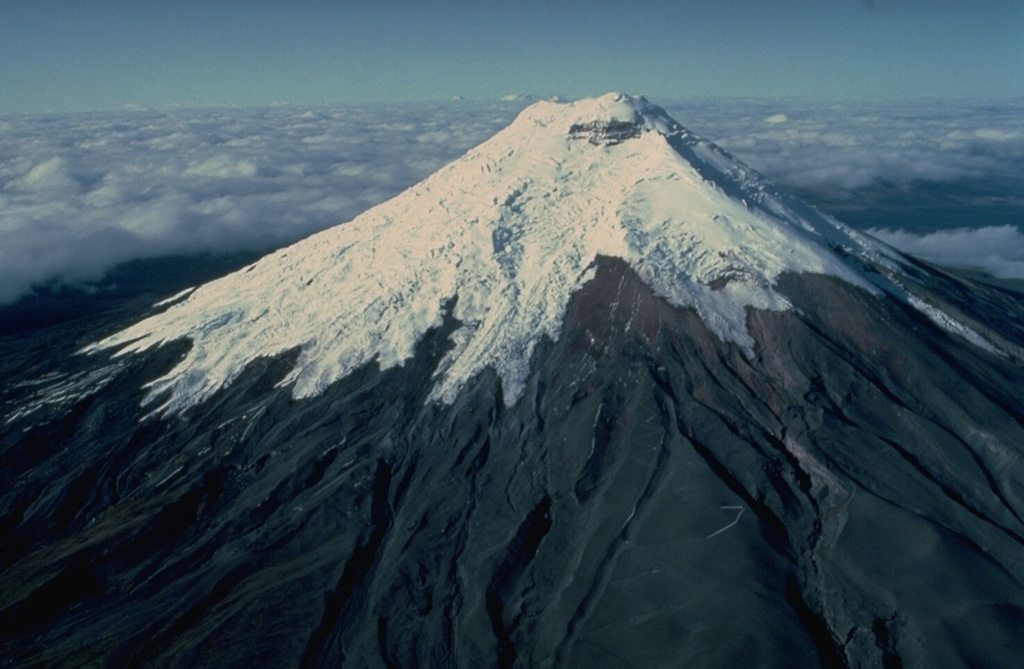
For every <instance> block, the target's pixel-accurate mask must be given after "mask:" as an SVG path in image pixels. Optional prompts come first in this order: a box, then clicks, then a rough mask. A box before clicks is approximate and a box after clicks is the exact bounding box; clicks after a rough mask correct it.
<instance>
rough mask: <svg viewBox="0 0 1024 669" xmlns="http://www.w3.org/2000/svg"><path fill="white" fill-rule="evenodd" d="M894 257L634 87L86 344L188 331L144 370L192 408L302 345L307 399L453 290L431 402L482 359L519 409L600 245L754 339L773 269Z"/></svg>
mask: <svg viewBox="0 0 1024 669" xmlns="http://www.w3.org/2000/svg"><path fill="white" fill-rule="evenodd" d="M834 249H841V250H842V254H837V253H836V252H835V251H834ZM891 253H892V252H891V251H889V250H888V249H887V248H886V247H883V246H882V245H880V244H877V243H876V242H874V241H870V240H868V239H866V238H864V237H862V236H860V235H858V234H857V233H855V232H853V231H851V230H849V229H848V228H846V227H845V226H842V225H841V224H839V223H838V222H836V221H834V220H832V219H829V218H828V217H825V216H823V215H821V214H819V213H818V212H816V211H815V210H813V209H812V208H810V207H807V206H806V205H803V204H802V203H800V202H798V201H795V200H791V199H789V198H787V197H786V196H784V195H781V194H778V193H777V192H776V191H775V190H774V189H773V188H772V186H771V185H770V184H768V183H767V182H766V181H765V180H764V179H763V178H762V177H760V175H758V174H756V173H754V172H753V171H752V170H750V169H749V168H748V167H746V166H744V165H742V164H741V163H739V162H738V161H736V160H735V159H734V158H732V157H731V156H729V155H728V154H727V153H725V152H723V151H721V150H720V149H719V148H718V147H716V146H715V145H714V144H712V143H710V142H707V141H704V140H701V139H699V138H697V137H695V136H694V135H692V134H691V133H690V132H689V131H687V130H685V129H684V128H682V127H681V126H680V125H679V124H678V123H677V122H676V121H674V120H673V119H671V118H670V117H669V116H668V115H667V114H666V113H665V112H664V111H663V110H662V109H660V108H659V107H656V106H654V105H652V104H650V103H649V102H647V100H645V99H644V98H642V97H636V98H634V97H629V96H626V95H621V94H615V93H609V94H607V95H604V96H601V97H599V98H595V99H587V100H581V101H579V102H575V103H568V104H566V103H554V102H539V103H537V104H535V105H533V106H531V107H529V108H527V109H526V110H524V111H523V112H522V114H521V115H520V116H519V117H518V118H517V119H516V121H515V122H514V123H512V124H511V125H510V126H509V127H508V128H506V129H505V130H504V131H502V132H500V133H499V134H497V135H496V136H495V137H493V138H492V139H491V140H489V141H487V142H485V143H484V144H482V145H480V146H479V147H477V148H475V149H473V150H471V151H470V152H468V153H467V154H466V155H465V156H463V157H462V158H461V159H459V160H457V161H455V162H453V163H452V164H450V165H448V166H447V167H445V168H443V169H442V170H440V171H438V172H437V173H435V174H434V175H432V176H431V177H429V178H427V179H426V180H424V181H423V182H421V183H419V184H417V185H416V186H414V187H413V188H410V189H409V190H407V191H405V192H404V193H402V194H400V195H399V196H397V197H395V198H394V199H392V200H390V201H388V202H385V203H383V204H381V205H379V206H377V207H374V208H373V209H370V210H369V211H367V212H365V213H364V214H362V215H361V216H359V217H357V218H355V219H354V220H352V221H351V222H349V223H346V224H343V225H339V226H337V227H335V228H332V229H330V230H326V231H324V232H321V233H319V234H317V235H314V236H312V237H310V238H308V239H306V240H304V241H302V242H299V243H297V244H294V245H293V246H290V247H288V248H285V249H283V250H280V251H278V252H276V253H273V254H271V255H269V256H267V257H265V258H263V259H262V260H260V261H259V262H257V263H255V264H253V265H251V266H249V267H247V268H245V269H243V270H241V271H239V272H236V273H234V274H231V275H229V276H226V277H224V278H222V279H220V280H217V281H213V282H211V283H209V284H206V285H204V286H201V287H200V288H198V289H197V290H195V291H194V292H192V293H190V294H188V296H187V299H184V301H181V302H179V303H177V304H174V305H173V306H171V307H170V308H168V309H167V310H166V311H164V312H163V313H159V314H157V315H154V316H152V317H149V318H147V319H145V320H143V321H142V322H140V323H138V324H136V325H134V326H132V327H130V328H128V329H126V330H124V331H122V332H120V333H118V334H115V335H114V336H111V337H109V338H107V339H105V340H103V341H101V342H98V343H97V344H95V345H93V346H92V347H90V349H89V350H91V351H95V350H101V349H109V348H112V347H123V348H122V349H121V350H120V352H119V354H122V355H123V354H127V353H133V352H140V351H144V350H147V349H150V348H152V347H154V346H158V345H160V344H162V343H164V342H168V341H171V340H176V339H181V338H187V339H189V340H191V342H192V347H191V350H190V351H189V353H188V354H187V356H186V357H185V359H184V360H183V361H181V362H180V364H178V365H177V366H176V367H174V369H173V370H172V371H171V372H170V373H169V374H167V375H166V376H164V377H163V378H161V379H158V380H157V381H155V382H153V383H152V384H151V393H150V399H151V401H152V400H157V401H159V402H160V403H161V404H160V406H159V410H160V411H162V412H164V413H170V412H175V411H178V410H181V409H183V408H186V407H188V406H191V405H194V404H197V403H199V402H201V401H202V400H203V399H204V398H206V397H208V396H210V395H211V394H212V393H213V392H215V391H216V390H218V389H219V388H221V387H223V386H224V385H225V384H228V383H229V382H230V381H231V380H232V379H234V378H235V377H237V376H238V375H239V374H240V373H241V372H242V370H243V369H244V368H245V366H246V365H247V364H248V363H249V362H250V361H251V360H253V359H255V358H258V357H269V356H275V355H278V354H281V353H283V352H286V351H289V350H295V349H300V350H301V353H300V354H299V356H298V359H297V362H296V363H295V366H294V368H293V369H292V371H291V373H290V374H288V376H287V377H286V378H285V379H284V380H283V381H282V383H283V384H284V385H287V386H290V387H291V388H292V389H293V390H292V391H293V394H294V395H295V396H296V397H309V396H313V395H316V394H318V393H320V392H321V391H322V390H323V389H324V388H325V387H327V386H328V385H329V384H331V383H332V382H334V381H336V380H337V379H339V378H341V377H343V376H344V375H346V374H347V373H349V372H350V371H352V370H353V369H355V368H356V367H358V366H360V365H363V364H365V363H367V362H369V361H371V360H376V361H377V362H378V363H379V364H380V366H381V367H382V368H389V367H392V366H394V365H401V364H402V363H403V361H404V360H406V359H407V358H408V357H409V356H411V355H412V352H413V347H414V345H415V344H416V342H417V341H418V340H419V339H420V338H421V337H422V336H423V334H424V333H425V332H426V331H427V330H428V329H430V328H432V327H436V326H438V325H440V324H441V323H442V320H443V318H444V315H445V313H446V309H447V308H448V307H451V305H452V303H453V300H454V306H453V307H451V309H452V315H453V316H454V317H455V318H457V319H458V321H460V322H461V327H459V328H458V330H457V331H456V332H455V333H454V335H453V339H454V342H455V347H454V349H453V350H452V351H451V353H450V354H449V355H448V356H447V357H446V358H445V360H444V362H443V363H442V365H441V367H440V369H439V370H438V373H437V375H436V385H435V387H434V390H433V393H432V398H433V399H435V400H440V401H450V400H451V399H452V398H453V397H454V396H455V394H456V393H457V392H458V390H459V389H460V388H461V387H462V386H463V384H464V383H465V382H466V381H467V380H468V379H469V378H471V377H472V376H473V375H474V374H476V373H478V372H479V371H481V370H482V369H484V368H486V367H493V368H494V369H496V370H497V371H498V373H499V374H500V377H501V379H502V383H503V387H504V391H505V398H506V401H507V402H508V403H510V404H511V403H513V402H515V400H516V399H517V398H518V397H519V395H520V394H521V392H522V388H523V384H524V382H525V380H526V378H527V376H528V374H529V360H530V356H531V353H532V351H533V349H534V346H535V344H536V343H537V342H538V341H539V339H540V338H541V336H543V335H547V336H548V337H551V338H557V336H558V332H559V328H560V326H561V319H562V317H563V314H564V312H565V309H566V305H567V304H568V302H569V299H570V297H571V296H572V294H573V293H574V292H575V291H577V290H578V289H579V288H580V287H581V286H582V285H583V284H584V283H585V282H586V281H587V280H588V279H589V278H590V277H591V276H592V273H593V261H594V259H595V258H596V257H597V256H598V255H606V256H616V257H620V258H623V259H625V260H626V261H627V262H628V263H629V264H630V265H631V266H632V267H633V268H634V269H635V270H636V271H637V273H638V274H639V275H640V277H641V278H642V279H643V280H644V281H645V282H647V283H648V284H649V285H650V286H651V287H653V288H654V290H655V291H656V292H657V293H658V294H660V295H662V296H664V297H665V298H667V299H668V300H669V301H671V302H672V303H674V304H677V305H681V306H689V307H693V308H694V309H695V310H696V311H697V312H698V314H699V315H700V316H701V318H702V319H703V320H704V321H705V322H706V323H707V325H708V326H709V327H710V328H711V330H712V331H713V332H715V333H716V334H717V335H718V336H719V337H721V338H723V339H724V340H726V341H731V342H735V343H736V344H738V345H740V346H742V347H746V348H749V347H750V346H751V345H752V343H753V341H752V339H751V338H750V335H749V334H748V332H747V329H746V312H745V310H746V308H747V307H754V308H757V309H770V310H781V309H786V308H788V306H789V305H788V302H787V301H786V299H785V298H784V297H783V296H782V295H780V294H779V293H778V292H777V291H776V290H775V288H774V284H775V281H776V279H777V278H778V277H779V275H780V274H781V273H783V272H787V271H793V272H810V273H820V274H829V275H834V276H837V277H840V278H842V279H844V280H846V281H849V282H852V283H854V284H856V285H859V286H862V287H865V288H867V289H869V290H874V288H873V286H872V284H871V282H869V281H868V280H866V279H865V277H864V276H863V275H862V273H861V272H860V270H858V269H857V267H859V266H860V265H861V264H863V263H864V262H865V261H869V262H871V263H872V264H875V265H878V264H879V263H882V264H884V265H888V266H892V265H891V263H890V262H889V261H888V259H887V256H889V255H890V254H891ZM851 263H853V264H851Z"/></svg>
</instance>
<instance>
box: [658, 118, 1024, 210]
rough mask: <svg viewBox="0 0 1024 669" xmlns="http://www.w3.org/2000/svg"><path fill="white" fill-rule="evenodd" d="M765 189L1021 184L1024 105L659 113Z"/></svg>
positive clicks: (1023, 169) (1023, 161)
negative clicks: (751, 173)
mask: <svg viewBox="0 0 1024 669" xmlns="http://www.w3.org/2000/svg"><path fill="white" fill-rule="evenodd" d="M663 106H664V107H665V108H666V109H667V110H668V112H669V113H670V114H672V115H673V116H674V117H675V118H676V120H678V121H679V122H680V123H682V124H683V125H684V126H686V127H688V128H690V129H692V130H693V131H694V132H696V133H698V134H701V135H703V136H705V137H708V138H709V139H712V140H714V141H715V142H716V143H717V144H719V145H720V146H722V147H723V148H725V149H727V150H728V151H730V152H731V153H733V155H735V156H737V157H739V158H741V159H742V160H743V161H744V162H746V163H748V164H749V165H750V166H751V167H754V168H755V169H757V170H759V171H761V172H763V173H764V174H767V175H768V176H770V177H771V178H772V179H774V180H776V181H778V182H781V183H785V184H790V185H796V186H803V187H824V188H838V189H843V190H853V189H856V188H861V187H864V186H868V185H871V184H872V183H875V182H877V181H880V180H884V181H888V182H891V183H894V184H902V183H909V182H911V181H914V180H926V181H947V180H958V179H986V178H991V177H1005V176H1013V177H1017V178H1021V179H1024V123H1022V121H1021V119H1024V100H1012V101H1005V102H999V103H986V102H975V101H909V102H900V103H893V102H885V103H882V102H878V103H871V102H846V101H844V102H822V101H796V100H785V101H764V100H747V101H737V100H719V101H706V100H705V101H697V102H670V103H668V104H665V105H663Z"/></svg>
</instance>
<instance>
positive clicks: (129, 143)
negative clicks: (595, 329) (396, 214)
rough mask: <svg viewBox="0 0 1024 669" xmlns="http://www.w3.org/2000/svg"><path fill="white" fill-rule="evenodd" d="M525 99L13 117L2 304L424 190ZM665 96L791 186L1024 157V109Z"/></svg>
mask: <svg viewBox="0 0 1024 669" xmlns="http://www.w3.org/2000/svg"><path fill="white" fill-rule="evenodd" d="M524 105H525V103H520V104H509V103H500V102H495V103H473V102H464V101H463V102H458V103H452V102H449V103H440V104H417V105H392V106H386V107H385V106H351V107H313V108H310V107H293V106H287V105H286V106H275V107H266V108H258V109H205V110H203V109H175V110H163V111H159V110H132V111H121V112H110V113H85V114H74V115H57V114H42V115H31V116H22V115H7V116H0V303H4V302H10V301H12V300H14V299H16V298H17V297H18V296H19V295H22V294H24V293H26V292H27V291H29V290H30V287H31V286H32V285H33V284H37V283H41V282H46V281H49V280H53V279H63V280H68V281H81V280H95V279H98V278H100V277H102V275H103V272H104V271H105V270H107V269H109V268H110V267H112V266H113V265H116V264H117V263H120V262H124V261H127V260H131V259H135V258H144V257H154V256H159V255H168V254H176V253H193V252H202V251H210V252H221V251H225V252H231V251H242V250H246V251H261V250H269V249H271V248H274V247H278V246H281V245H283V244H287V243H290V242H292V241H295V240H298V239H300V238H302V237H305V236H307V235H309V234H310V233H312V232H315V231H317V230H321V229H323V228H325V227H328V226H331V225H335V224H337V223H340V222H342V221H346V220H348V219H351V218H352V217H354V216H355V215H357V214H359V213H360V212H362V211H364V210H365V209H367V208H368V207H371V206H373V205H375V204H377V203H379V202H381V201H383V200H385V199H387V198H389V197H391V196H393V195H395V194H397V193H398V192H400V191H402V190H404V189H405V188H407V187H408V186H410V185H412V184H414V183H416V182H417V181H419V180H421V179H422V178H424V177H426V176H427V175H428V174H430V173H431V172H433V171H435V170H436V169H438V168H439V167H441V166H443V165H444V164H446V163H447V162H449V161H450V160H452V159H453V158H455V157H457V156H459V155H460V154H462V153H463V152H465V151H466V150H467V149H468V148H470V147H472V146H474V145H476V144H478V143H480V142H482V141H484V140H485V139H487V138H488V137H490V136H491V135H492V134H494V133H495V132H497V131H498V130H499V129H501V128H503V127H504V126H506V125H507V124H508V123H509V122H510V121H511V120H512V118H513V117H514V116H515V115H516V113H517V112H518V111H519V109H520V108H521V107H522V106H524ZM664 106H665V107H666V108H667V109H668V111H669V112H670V113H671V114H673V115H674V116H675V117H676V118H677V119H678V120H679V121H680V122H681V123H682V124H683V125H685V126H687V127H689V128H691V129H692V130H693V131H694V132H696V133H697V134H699V135H702V136H704V137H707V138H709V139H713V140H715V141H716V142H717V143H718V144H720V145H721V146H722V147H724V148H726V149H727V150H729V151H731V152H732V153H734V154H735V155H736V156H737V157H739V158H741V159H742V160H744V161H746V162H747V163H749V164H750V165H752V166H753V167H755V168H757V169H759V170H761V171H762V172H764V173H765V174H767V175H768V176H769V177H771V178H773V179H775V180H776V181H779V182H781V183H783V184H792V185H797V186H811V187H818V186H820V187H829V188H838V189H854V188H857V187H860V186H864V185H870V184H872V183H876V182H878V181H879V180H888V181H891V182H893V183H897V184H899V183H907V182H909V181H912V180H915V179H925V180H931V181H943V180H948V179H972V178H984V177H990V176H993V175H996V176H998V175H1011V176H1013V175H1016V176H1017V177H1018V178H1019V177H1020V175H1021V173H1022V170H1021V166H1022V165H1024V130H1022V128H1021V125H1020V118H1024V102H1010V103H1001V104H999V105H986V104H983V103H963V104H959V103H958V104H950V103H947V104H941V105H934V104H932V105H926V104H923V103H922V104H901V105H900V106H898V107H895V106H885V105H878V104H867V103H863V104H853V103H843V104H829V103H820V102H819V103H811V102H798V101H793V102H780V101H778V100H774V101H763V102H759V101H739V102H737V101H735V100H730V101H720V102H716V101H697V102H693V101H688V102H678V103H674V104H673V103H669V104H665V105H664ZM783 119H785V120H784V122H781V121H783ZM1008 222H1009V221H1008ZM988 234H993V233H988ZM975 239H980V238H975ZM1010 262H1011V263H1012V262H1014V261H1013V259H1012V258H1011V259H1010Z"/></svg>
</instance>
